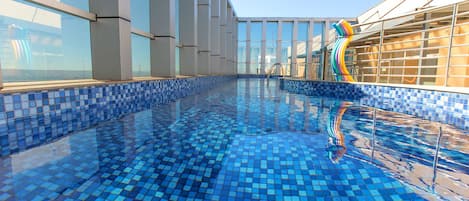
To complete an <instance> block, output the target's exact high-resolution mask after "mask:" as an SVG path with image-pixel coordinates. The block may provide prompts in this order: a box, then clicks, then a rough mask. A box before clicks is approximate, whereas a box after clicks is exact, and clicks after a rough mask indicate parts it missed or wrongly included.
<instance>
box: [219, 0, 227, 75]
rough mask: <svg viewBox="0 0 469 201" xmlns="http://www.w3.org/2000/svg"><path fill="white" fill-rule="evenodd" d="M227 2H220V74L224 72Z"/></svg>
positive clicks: (224, 0)
mask: <svg viewBox="0 0 469 201" xmlns="http://www.w3.org/2000/svg"><path fill="white" fill-rule="evenodd" d="M227 7H228V5H227V0H220V69H221V74H227V72H226V68H227V67H226V38H227V32H226V13H227Z"/></svg>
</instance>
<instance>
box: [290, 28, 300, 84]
mask: <svg viewBox="0 0 469 201" xmlns="http://www.w3.org/2000/svg"><path fill="white" fill-rule="evenodd" d="M297 47H298V21H296V20H295V21H293V36H292V50H291V68H290V76H291V77H298V64H297V63H296V55H297V52H296V51H297V49H298V48H297Z"/></svg>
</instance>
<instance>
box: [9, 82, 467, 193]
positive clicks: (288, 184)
mask: <svg viewBox="0 0 469 201" xmlns="http://www.w3.org/2000/svg"><path fill="white" fill-rule="evenodd" d="M468 134H469V133H468V132H467V131H465V130H459V129H457V128H455V127H453V126H450V125H445V124H440V123H435V122H430V121H426V120H421V119H418V118H414V117H412V116H409V115H405V114H400V113H395V112H387V111H384V110H380V109H376V108H371V107H365V106H360V105H358V104H357V103H355V102H350V101H345V100H340V99H333V98H325V97H314V96H305V95H299V94H291V93H287V92H285V91H281V90H279V87H278V82H277V81H275V80H271V81H266V80H264V79H238V80H235V81H231V82H227V83H226V84H223V86H219V87H217V88H215V89H213V90H211V91H208V92H203V93H200V94H197V95H192V96H188V97H185V98H182V99H178V100H177V101H174V102H171V103H168V104H164V105H159V106H156V107H153V108H149V109H147V110H143V111H140V112H137V113H132V114H128V115H126V116H124V117H122V118H120V119H117V120H112V121H108V122H104V123H100V124H98V125H97V126H94V127H92V128H89V129H86V130H82V131H80V132H75V133H73V134H70V135H67V136H65V137H62V138H60V139H57V140H56V141H54V142H51V143H48V144H44V145H41V146H37V147H34V148H31V149H28V150H26V151H22V152H20V153H16V154H13V155H10V156H7V157H3V158H1V162H0V165H1V166H0V200H52V199H59V200H63V199H70V200H77V199H80V200H99V199H101V200H126V199H127V200H130V199H139V200H312V199H314V200H331V199H337V200H371V199H374V200H426V199H430V200H432V199H448V200H458V199H459V200H464V199H468V198H469V192H468V191H467V189H468V188H469V164H468V162H467V161H469V137H468V136H469V135H468Z"/></svg>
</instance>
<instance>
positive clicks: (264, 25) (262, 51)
mask: <svg viewBox="0 0 469 201" xmlns="http://www.w3.org/2000/svg"><path fill="white" fill-rule="evenodd" d="M266 29H267V21H266V20H263V21H262V38H261V74H265V51H266V44H265V42H266V41H265V39H266Z"/></svg>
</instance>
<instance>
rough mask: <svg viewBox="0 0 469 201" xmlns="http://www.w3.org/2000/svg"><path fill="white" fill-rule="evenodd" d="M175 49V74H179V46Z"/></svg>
mask: <svg viewBox="0 0 469 201" xmlns="http://www.w3.org/2000/svg"><path fill="white" fill-rule="evenodd" d="M175 49H176V54H175V57H176V64H175V66H176V75H179V72H180V69H181V64H180V61H179V59H180V54H179V52H180V50H179V47H176V48H175Z"/></svg>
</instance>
